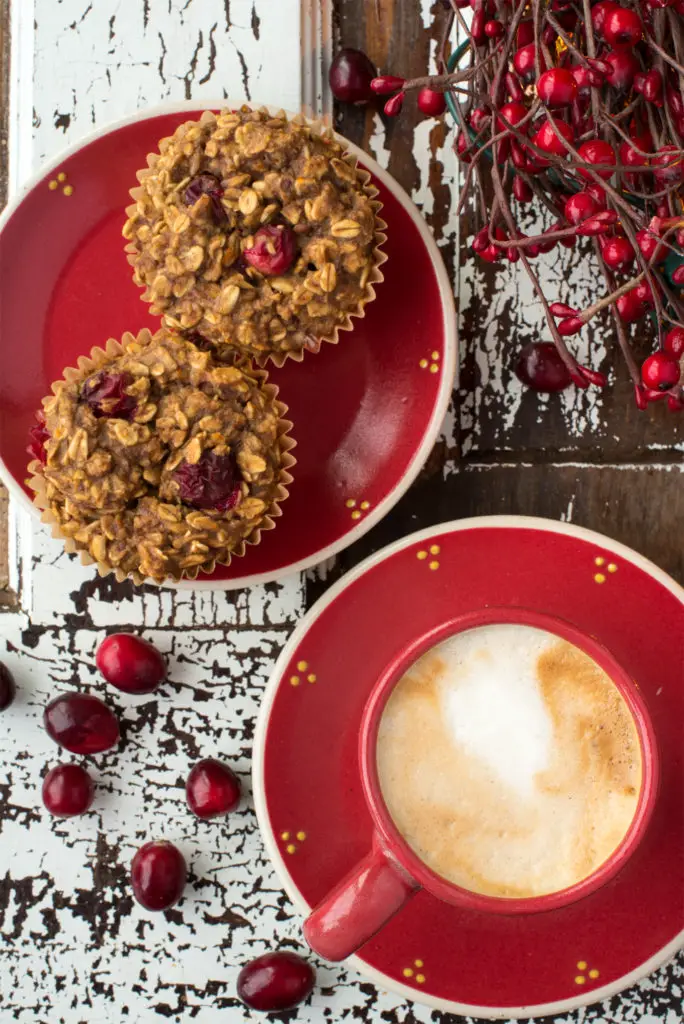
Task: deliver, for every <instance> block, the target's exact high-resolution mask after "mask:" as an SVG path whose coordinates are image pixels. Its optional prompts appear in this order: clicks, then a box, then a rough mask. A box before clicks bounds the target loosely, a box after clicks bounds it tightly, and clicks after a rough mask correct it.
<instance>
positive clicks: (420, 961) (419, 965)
mask: <svg viewBox="0 0 684 1024" xmlns="http://www.w3.org/2000/svg"><path fill="white" fill-rule="evenodd" d="M413 964H414V967H425V964H424V963H423V961H422V960H414V961H413Z"/></svg>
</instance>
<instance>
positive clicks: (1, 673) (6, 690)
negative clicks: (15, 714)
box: [0, 661, 17, 711]
mask: <svg viewBox="0 0 684 1024" xmlns="http://www.w3.org/2000/svg"><path fill="white" fill-rule="evenodd" d="M16 692H17V689H16V686H15V685H14V676H13V675H12V673H11V672H10V670H9V669H8V668H7V665H3V663H2V662H1V661H0V711H4V710H5V708H8V707H9V706H10V704H11V703H12V701H13V700H14V698H15V696H16Z"/></svg>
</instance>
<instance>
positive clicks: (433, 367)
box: [430, 363, 439, 373]
mask: <svg viewBox="0 0 684 1024" xmlns="http://www.w3.org/2000/svg"><path fill="white" fill-rule="evenodd" d="M438 371H439V366H438V365H437V363H430V373H437V372H438Z"/></svg>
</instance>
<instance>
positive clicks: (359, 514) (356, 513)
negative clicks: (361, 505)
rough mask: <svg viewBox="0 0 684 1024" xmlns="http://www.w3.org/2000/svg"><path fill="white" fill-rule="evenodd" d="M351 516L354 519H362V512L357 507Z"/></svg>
mask: <svg viewBox="0 0 684 1024" xmlns="http://www.w3.org/2000/svg"><path fill="white" fill-rule="evenodd" d="M351 517H352V519H360V518H361V513H360V512H359V510H358V509H356V511H355V512H352V514H351Z"/></svg>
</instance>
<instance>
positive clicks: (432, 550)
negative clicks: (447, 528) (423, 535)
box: [430, 544, 440, 555]
mask: <svg viewBox="0 0 684 1024" xmlns="http://www.w3.org/2000/svg"><path fill="white" fill-rule="evenodd" d="M439 551H440V548H439V544H432V545H431V546H430V554H431V555H438V554H439Z"/></svg>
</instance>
